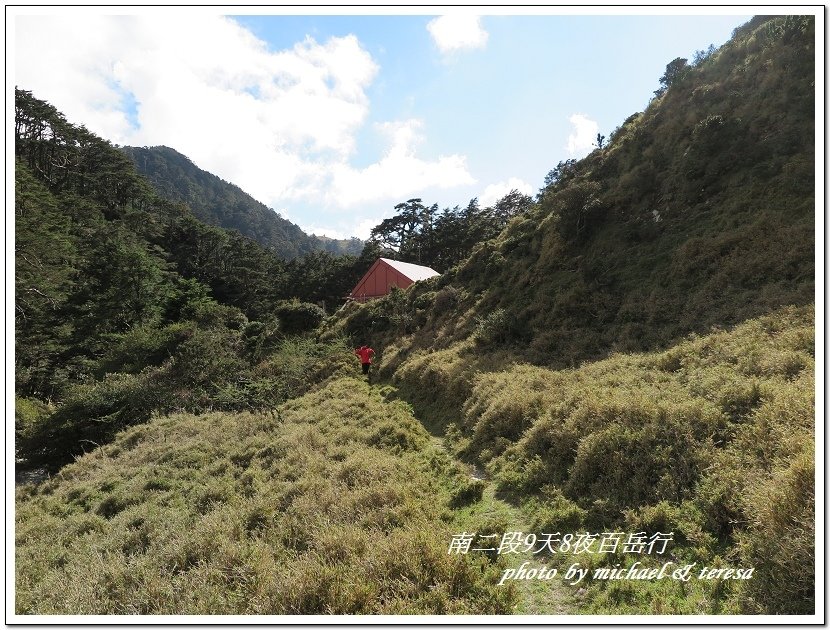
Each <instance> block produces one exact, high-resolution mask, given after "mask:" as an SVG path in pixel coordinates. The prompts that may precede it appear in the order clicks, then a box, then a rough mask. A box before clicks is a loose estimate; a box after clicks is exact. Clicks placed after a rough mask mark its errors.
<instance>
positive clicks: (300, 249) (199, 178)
mask: <svg viewBox="0 0 830 630" xmlns="http://www.w3.org/2000/svg"><path fill="white" fill-rule="evenodd" d="M121 150H122V151H124V152H125V153H126V154H127V155H128V156H129V157H130V159H131V160H132V161H133V162H135V165H136V167H137V168H138V172H139V173H141V174H142V175H144V176H145V177H147V179H148V180H149V181H150V183H151V184H152V185H153V186H154V187H155V189H156V190H157V191H158V193H159V195H161V196H162V197H165V198H166V199H170V200H172V201H180V202H182V203H186V204H187V205H188V206H189V207H190V208H191V210H193V214H195V215H196V216H197V217H198V218H199V219H201V220H202V221H204V222H205V223H208V224H210V225H216V226H219V227H223V228H227V229H231V230H237V231H239V233H240V234H243V235H244V236H247V237H249V238H252V239H253V240H255V241H257V242H258V243H260V244H261V245H264V246H266V247H268V248H269V249H271V250H273V251H274V252H275V253H276V254H277V255H278V256H280V257H281V258H283V259H292V258H296V257H298V256H302V255H303V254H307V253H309V252H313V251H318V250H322V251H327V252H331V253H333V254H359V253H360V251H361V250H362V248H363V243H362V242H361V241H360V240H358V239H350V240H336V239H331V238H327V237H317V236H314V235H308V234H306V233H305V232H303V231H302V230H301V229H300V228H299V227H298V226H296V225H294V224H293V223H291V222H290V221H287V220H286V219H283V218H282V217H281V216H280V215H279V214H277V213H276V212H274V211H273V210H272V209H271V208H268V207H267V206H265V205H264V204H262V203H260V202H259V201H256V200H255V199H254V198H253V197H251V196H250V195H249V194H247V193H246V192H244V191H242V190H241V189H240V188H238V187H237V186H234V185H233V184H230V183H228V182H226V181H224V180H223V179H220V178H219V177H217V176H216V175H213V174H211V173H208V172H207V171H203V170H202V169H200V168H198V167H197V166H196V165H195V164H193V162H191V161H190V160H189V159H188V158H187V157H185V156H184V155H182V154H181V153H179V152H177V151H175V150H173V149H171V148H168V147H149V148H148V147H143V148H142V147H122V148H121Z"/></svg>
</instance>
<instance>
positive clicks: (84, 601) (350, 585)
mask: <svg viewBox="0 0 830 630" xmlns="http://www.w3.org/2000/svg"><path fill="white" fill-rule="evenodd" d="M459 478H462V483H463V477H462V471H461V470H459V469H458V468H457V466H456V465H454V464H453V463H452V462H451V461H450V459H449V457H448V456H447V455H446V453H444V452H443V451H440V450H437V449H435V447H433V446H431V444H430V440H429V435H428V434H427V432H426V431H425V430H424V428H423V427H422V426H421V425H420V424H419V423H418V422H417V421H416V420H415V419H414V418H413V417H412V415H411V413H410V412H409V410H408V409H407V407H406V405H405V404H403V403H400V402H397V403H392V402H386V401H384V399H383V398H382V396H381V395H380V393H379V392H378V391H371V390H370V389H369V387H368V386H367V385H366V383H365V382H363V381H361V380H358V379H357V378H355V377H353V376H349V375H348V374H344V375H341V377H340V378H339V379H336V380H332V381H329V382H328V383H327V384H325V385H323V386H322V387H320V388H318V389H316V390H315V391H314V392H311V393H308V394H306V395H305V396H303V397H300V398H297V399H295V400H293V401H291V402H290V403H286V404H284V405H282V406H280V407H277V408H276V409H275V410H274V411H273V412H271V413H244V414H236V415H234V414H222V413H209V414H206V415H202V416H192V415H171V416H167V417H164V418H157V419H154V420H152V421H151V422H149V423H147V424H145V425H142V426H139V427H134V428H132V429H129V430H127V431H124V432H122V433H120V434H119V435H118V436H117V438H116V439H115V440H114V441H113V442H112V443H111V444H110V445H108V446H105V447H103V448H100V449H97V450H96V451H95V452H94V453H91V454H88V455H86V456H85V457H83V458H81V459H80V460H79V461H78V462H76V463H74V464H71V465H69V466H66V467H65V468H63V470H61V472H60V473H59V474H58V475H57V476H56V477H53V478H52V479H51V480H49V481H47V482H45V483H43V484H41V485H40V486H39V487H34V486H25V487H24V488H23V489H22V490H21V491H19V493H18V509H17V523H16V545H17V555H16V567H17V602H16V605H17V612H18V613H20V614H30V613H36V614H413V613H420V614H455V613H461V614H470V613H476V614H504V613H508V612H510V610H511V606H512V603H513V590H512V589H511V588H509V587H508V588H505V587H496V586H495V582H496V579H497V576H498V572H499V566H498V564H497V563H495V562H492V561H490V560H489V559H488V558H487V557H486V556H482V555H480V554H475V555H469V556H464V555H449V554H447V544H448V542H449V540H450V539H451V538H452V535H453V531H454V530H453V527H452V525H451V522H452V516H451V514H450V510H449V503H450V500H451V497H452V495H451V488H452V487H453V486H457V485H458V483H459V481H458V479H459Z"/></svg>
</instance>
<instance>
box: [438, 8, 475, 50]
mask: <svg viewBox="0 0 830 630" xmlns="http://www.w3.org/2000/svg"><path fill="white" fill-rule="evenodd" d="M427 30H428V31H429V34H430V35H432V39H433V41H435V45H436V46H438V49H439V50H440V51H441V52H442V53H450V52H454V51H456V50H464V49H469V48H484V47H485V46H486V45H487V38H488V37H489V35H488V33H487V31H485V30H484V29H483V28H482V27H481V18H480V17H478V16H475V15H459V14H454V15H442V16H441V17H437V18H435V19H434V20H430V22H429V23H428V24H427Z"/></svg>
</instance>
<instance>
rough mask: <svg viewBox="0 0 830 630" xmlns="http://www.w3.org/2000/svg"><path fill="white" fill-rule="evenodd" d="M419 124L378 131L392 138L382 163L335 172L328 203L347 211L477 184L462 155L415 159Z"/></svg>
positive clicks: (401, 124)
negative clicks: (427, 191) (429, 190)
mask: <svg viewBox="0 0 830 630" xmlns="http://www.w3.org/2000/svg"><path fill="white" fill-rule="evenodd" d="M422 127H423V123H422V122H421V121H419V120H415V119H412V120H407V121H403V122H387V123H382V124H380V125H378V128H379V130H380V131H381V132H383V133H384V134H385V135H386V136H387V137H388V138H389V148H388V150H387V151H386V153H385V154H384V156H383V157H382V158H381V159H380V161H379V162H377V163H375V164H372V165H370V166H368V167H366V168H364V169H355V168H353V167H351V166H349V165H348V164H346V163H340V164H337V165H336V166H335V167H334V170H333V176H332V181H331V187H330V193H329V199H328V201H329V202H330V203H332V204H335V203H336V204H338V205H341V206H346V207H355V206H357V205H359V204H361V203H365V202H367V201H372V200H377V199H389V200H394V201H396V202H397V201H400V198H401V197H404V196H406V195H408V194H411V193H415V192H418V191H421V190H424V189H425V188H430V187H436V188H452V187H455V186H463V185H469V184H474V183H475V179H473V177H472V175H470V173H469V171H468V170H467V164H466V158H465V157H464V156H461V155H448V156H443V155H442V156H439V157H438V159H437V160H434V161H426V160H423V159H421V158H419V157H418V156H417V155H415V146H416V145H417V144H418V143H419V142H420V141H421V140H422V137H421V135H420V133H419V132H420V129H421V128H422Z"/></svg>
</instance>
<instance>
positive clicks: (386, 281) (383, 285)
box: [349, 258, 440, 302]
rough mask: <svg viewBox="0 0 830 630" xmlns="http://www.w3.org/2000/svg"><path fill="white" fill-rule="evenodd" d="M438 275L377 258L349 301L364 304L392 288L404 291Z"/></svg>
mask: <svg viewBox="0 0 830 630" xmlns="http://www.w3.org/2000/svg"><path fill="white" fill-rule="evenodd" d="M438 275H440V274H439V273H438V272H437V271H435V269H430V268H429V267H424V266H422V265H413V264H412V263H405V262H400V261H398V260H389V259H388V258H378V259H377V260H376V261H375V264H374V265H372V266H371V267H370V268H369V271H367V272H366V275H364V276H363V277H362V278H361V279H360V282H358V283H357V284H356V285H355V288H354V289H352V292H351V293H350V294H349V299H352V300H357V301H358V302H365V301H367V300H371V299H372V298H378V297H383V296H384V295H387V294H388V293H389V292H390V291H391V290H392V287H398V288H399V289H405V288H407V287H408V286H410V285H411V284H413V283H414V282H418V281H419V280H426V279H427V278H432V277H434V276H438Z"/></svg>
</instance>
